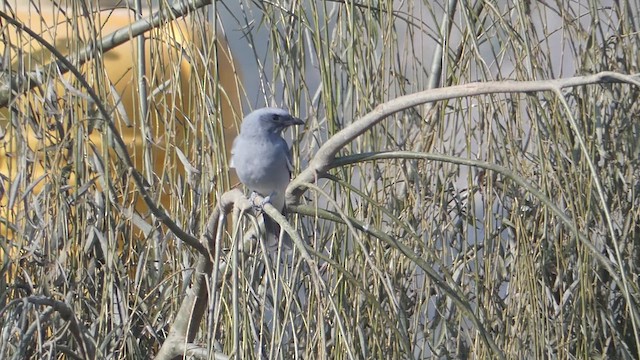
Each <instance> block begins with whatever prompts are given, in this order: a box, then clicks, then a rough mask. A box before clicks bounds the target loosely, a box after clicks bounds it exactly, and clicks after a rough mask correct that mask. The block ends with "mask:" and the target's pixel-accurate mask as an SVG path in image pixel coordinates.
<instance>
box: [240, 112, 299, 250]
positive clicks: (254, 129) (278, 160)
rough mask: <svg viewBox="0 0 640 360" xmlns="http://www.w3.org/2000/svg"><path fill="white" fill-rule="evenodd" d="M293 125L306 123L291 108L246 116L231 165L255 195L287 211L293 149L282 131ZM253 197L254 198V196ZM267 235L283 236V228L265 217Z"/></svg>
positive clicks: (282, 210)
mask: <svg viewBox="0 0 640 360" xmlns="http://www.w3.org/2000/svg"><path fill="white" fill-rule="evenodd" d="M293 125H304V122H303V121H302V120H301V119H299V118H297V117H294V116H292V115H291V114H290V113H289V112H288V111H287V110H285V109H281V108H274V107H265V108H260V109H257V110H254V111H252V112H251V113H250V114H249V115H247V116H245V118H244V119H243V120H242V124H241V126H240V133H239V134H238V136H237V137H236V138H235V140H234V141H233V146H232V148H231V161H230V164H229V165H230V166H229V167H231V168H234V169H235V171H236V174H237V175H238V178H239V179H240V182H241V183H242V184H244V185H245V186H246V187H247V188H248V189H249V190H250V191H252V198H253V197H254V196H255V194H258V195H261V196H262V197H263V198H264V203H267V202H269V203H271V204H272V205H273V207H275V208H276V209H277V210H278V211H280V212H281V213H284V207H285V197H284V195H285V190H286V188H287V185H289V182H290V181H291V171H292V169H293V166H292V156H291V149H290V148H289V145H288V144H287V142H286V141H285V140H284V138H282V132H283V131H284V130H285V129H287V128H288V127H290V126H293ZM252 200H253V199H252ZM264 203H263V204H264ZM265 228H266V231H267V234H268V235H269V233H274V234H275V235H276V239H277V237H278V236H279V232H280V227H279V226H278V225H277V224H276V223H275V221H273V220H272V219H269V218H268V217H265Z"/></svg>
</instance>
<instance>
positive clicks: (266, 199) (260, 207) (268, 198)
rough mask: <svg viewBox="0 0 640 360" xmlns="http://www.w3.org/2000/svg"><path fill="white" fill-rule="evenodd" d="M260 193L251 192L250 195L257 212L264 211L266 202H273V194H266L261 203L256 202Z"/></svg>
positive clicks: (250, 200)
mask: <svg viewBox="0 0 640 360" xmlns="http://www.w3.org/2000/svg"><path fill="white" fill-rule="evenodd" d="M258 195H259V194H258V193H257V192H255V191H252V192H251V195H250V196H249V202H250V203H251V206H253V209H254V210H255V211H257V212H262V211H263V210H264V206H265V205H266V204H271V195H273V194H271V195H268V196H265V197H264V198H262V201H260V203H259V204H256V197H258Z"/></svg>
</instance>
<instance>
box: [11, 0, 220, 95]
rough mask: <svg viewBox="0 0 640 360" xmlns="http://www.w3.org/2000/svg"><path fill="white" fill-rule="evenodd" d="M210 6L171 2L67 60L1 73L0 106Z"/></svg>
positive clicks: (201, 0)
mask: <svg viewBox="0 0 640 360" xmlns="http://www.w3.org/2000/svg"><path fill="white" fill-rule="evenodd" d="M209 4H211V0H194V1H174V2H173V3H172V5H171V6H168V7H166V8H164V9H163V10H162V11H158V12H155V13H153V14H152V15H150V16H147V17H145V18H142V19H140V20H138V21H135V22H132V23H131V24H130V25H128V26H126V27H123V28H121V29H118V30H116V31H114V32H112V33H110V34H108V35H105V36H103V37H102V39H100V40H99V41H96V42H95V46H94V45H93V44H94V43H93V42H92V43H91V44H89V45H88V46H86V47H85V48H84V49H80V50H79V51H78V52H77V53H74V54H71V55H69V56H68V57H59V56H58V55H56V57H57V60H55V61H53V62H51V63H49V64H46V65H44V66H43V67H42V68H41V69H40V70H37V71H34V72H30V73H26V74H15V75H13V74H12V75H11V76H10V75H9V74H8V73H6V72H3V73H2V74H0V107H5V106H7V105H8V104H9V102H10V101H11V99H13V98H15V97H16V96H17V95H21V94H23V93H25V92H27V91H29V90H31V89H32V88H34V87H36V86H39V85H41V84H42V83H45V82H46V81H48V80H49V78H50V77H52V76H57V75H58V74H66V73H67V72H69V71H71V68H70V67H69V64H76V66H81V65H82V64H84V63H85V62H87V61H89V60H91V59H93V58H94V57H95V56H96V54H102V53H104V52H106V51H109V50H111V49H113V48H115V47H116V46H119V45H122V44H124V43H126V42H128V41H130V40H131V39H132V38H134V37H136V36H139V35H142V34H144V33H145V32H147V31H149V30H152V29H155V28H157V27H159V26H161V25H164V24H166V23H168V22H170V21H172V20H175V19H176V18H180V17H184V16H186V15H188V14H189V13H191V12H193V11H195V10H197V9H199V8H201V7H204V6H206V5H209ZM0 14H1V16H2V18H4V19H5V20H7V22H9V23H10V24H12V25H13V26H15V27H16V28H18V29H20V30H22V31H25V32H27V33H28V34H29V35H30V36H32V37H33V34H32V33H31V32H30V31H28V28H27V27H26V26H25V25H24V24H21V23H19V22H18V21H16V20H15V19H13V18H12V17H11V16H10V15H8V14H6V13H4V12H1V11H0ZM39 42H40V41H39ZM63 59H64V60H63Z"/></svg>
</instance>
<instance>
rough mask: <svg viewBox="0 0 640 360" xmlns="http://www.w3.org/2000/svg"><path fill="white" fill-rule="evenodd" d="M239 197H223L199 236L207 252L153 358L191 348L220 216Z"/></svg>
mask: <svg viewBox="0 0 640 360" xmlns="http://www.w3.org/2000/svg"><path fill="white" fill-rule="evenodd" d="M242 198H244V194H243V193H242V192H241V191H240V190H238V189H234V190H231V191H228V192H226V193H224V194H222V196H221V197H220V200H219V202H218V204H217V205H216V207H215V208H214V210H213V213H212V214H211V216H210V217H209V221H208V222H207V227H206V228H205V231H204V233H203V234H202V235H201V237H200V243H203V244H208V253H207V254H206V255H204V254H200V256H198V260H197V263H196V266H195V271H194V273H193V275H192V276H193V280H192V284H191V287H190V288H189V289H188V290H187V294H186V296H185V297H184V299H183V300H182V304H181V305H180V309H179V310H178V312H177V313H176V315H175V317H174V322H173V324H171V329H170V330H169V335H168V336H167V339H166V340H165V341H164V343H163V344H162V347H161V348H160V351H159V352H158V354H157V355H156V357H155V358H156V359H165V360H168V359H174V358H182V355H184V354H186V353H187V352H189V350H190V349H192V346H191V345H190V343H191V342H192V341H193V339H194V338H195V336H196V332H197V330H198V327H199V326H200V322H201V321H202V317H203V316H204V314H205V312H206V310H207V303H208V300H209V288H208V287H207V285H208V281H207V278H208V277H209V276H210V275H211V272H212V270H213V254H214V250H215V248H216V246H217V245H218V244H217V243H216V241H215V240H216V234H217V232H218V226H224V224H220V222H219V220H220V215H221V214H228V213H230V212H231V209H232V208H233V206H234V204H235V203H236V202H237V201H239V199H242Z"/></svg>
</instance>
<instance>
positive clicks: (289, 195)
mask: <svg viewBox="0 0 640 360" xmlns="http://www.w3.org/2000/svg"><path fill="white" fill-rule="evenodd" d="M598 83H627V84H633V85H636V86H638V87H640V75H639V74H636V75H626V74H621V73H616V72H611V71H604V72H600V73H597V74H594V75H586V76H576V77H571V78H566V79H554V80H536V81H515V80H507V81H492V82H475V83H470V84H463V85H455V86H450V87H444V88H437V89H431V90H425V91H422V92H417V93H414V94H409V95H404V96H400V97H398V98H396V99H393V100H391V101H388V102H386V103H384V104H380V105H378V106H377V107H376V108H375V109H373V111H371V112H370V113H368V114H366V115H365V116H363V117H362V118H360V119H359V120H357V121H355V122H353V123H352V124H351V125H349V126H347V127H346V128H344V129H342V130H340V131H339V132H338V133H336V134H335V135H333V136H332V137H331V138H329V140H327V142H325V143H324V145H322V146H321V147H320V149H319V150H318V152H317V153H316V155H315V156H314V157H313V159H312V160H311V161H310V162H309V165H308V166H307V168H306V169H305V170H304V171H302V172H301V173H300V174H299V175H298V176H296V177H295V179H293V180H292V181H291V183H290V184H289V187H288V188H287V192H286V199H287V200H286V202H287V204H288V205H294V204H298V202H299V198H300V196H302V194H303V193H304V191H305V190H306V186H304V183H311V182H314V180H315V179H316V178H317V176H318V175H319V174H323V173H325V172H326V171H327V170H329V169H330V167H331V163H332V161H333V159H334V158H335V156H336V154H337V153H338V151H340V149H342V148H343V147H344V146H345V145H347V144H348V143H350V142H351V141H353V140H355V139H356V138H357V137H358V136H360V135H362V134H363V133H364V132H365V131H367V130H369V129H370V128H372V127H373V126H375V125H376V124H378V123H379V122H381V121H382V120H384V119H385V118H387V117H389V116H390V115H393V114H395V113H397V112H399V111H402V110H406V109H409V108H412V107H414V106H418V105H422V104H425V103H429V102H434V101H441V100H448V99H454V98H460V97H468V96H477V95H487V94H496V93H532V92H539V91H556V90H558V89H563V88H569V87H576V86H582V85H590V84H598Z"/></svg>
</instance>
